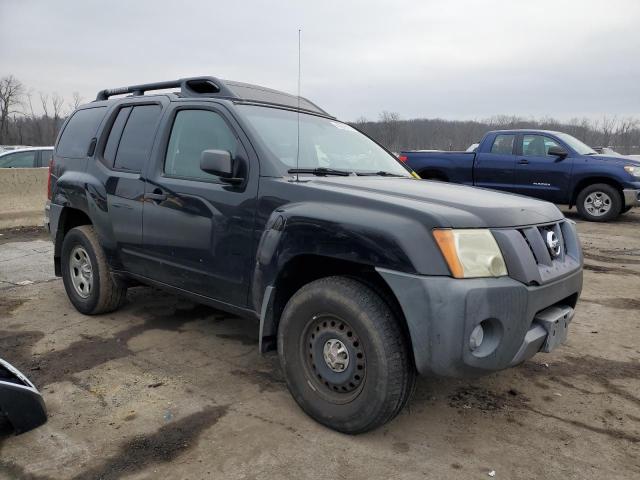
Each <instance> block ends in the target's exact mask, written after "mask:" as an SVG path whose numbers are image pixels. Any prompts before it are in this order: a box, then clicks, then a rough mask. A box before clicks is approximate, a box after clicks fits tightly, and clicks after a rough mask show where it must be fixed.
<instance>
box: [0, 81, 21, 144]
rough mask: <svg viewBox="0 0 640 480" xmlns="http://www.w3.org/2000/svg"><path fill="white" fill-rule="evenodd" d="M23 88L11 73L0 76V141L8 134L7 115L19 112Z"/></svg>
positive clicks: (2, 141)
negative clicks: (6, 75)
mask: <svg viewBox="0 0 640 480" xmlns="http://www.w3.org/2000/svg"><path fill="white" fill-rule="evenodd" d="M23 93H24V88H23V86H22V83H20V81H19V80H18V79H17V78H15V77H14V76H13V75H9V76H8V77H3V78H0V143H4V139H5V137H6V136H7V135H8V127H9V116H10V115H15V114H19V113H20V111H19V110H18V107H19V106H20V104H21V101H22V95H23Z"/></svg>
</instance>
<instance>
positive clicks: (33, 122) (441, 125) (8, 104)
mask: <svg viewBox="0 0 640 480" xmlns="http://www.w3.org/2000/svg"><path fill="white" fill-rule="evenodd" d="M81 102H82V98H81V97H80V95H79V94H78V93H77V92H74V93H73V96H72V98H71V99H69V100H67V99H65V98H63V97H62V96H60V95H58V94H57V93H52V94H49V93H43V92H38V94H37V95H36V94H35V93H34V92H33V91H32V90H28V89H27V88H26V87H25V86H24V85H23V84H22V83H21V82H20V81H19V80H18V79H17V78H15V77H14V76H12V75H8V76H5V77H3V78H0V145H33V146H39V145H53V144H54V142H55V140H56V136H57V133H58V130H59V129H60V126H61V125H62V123H63V122H64V119H65V118H66V117H67V116H68V115H69V114H70V113H71V112H72V111H73V110H74V109H76V108H77V107H78V105H80V103H81ZM38 107H39V108H38ZM36 109H38V110H39V113H35V111H36ZM352 125H354V126H355V127H357V128H358V129H360V130H362V131H363V132H364V133H366V134H367V135H369V136H371V137H373V138H374V139H376V140H377V141H378V142H380V143H381V144H383V145H384V146H385V147H387V148H388V149H389V150H392V151H395V152H398V151H401V150H431V149H433V150H465V149H466V148H467V147H468V146H469V145H471V144H472V143H476V142H478V141H480V139H481V138H482V136H483V135H484V134H485V133H486V132H488V131H489V130H498V129H511V128H535V129H544V130H557V131H561V132H565V133H568V134H570V135H573V136H574V137H576V138H578V139H580V140H582V141H583V142H585V143H586V144H587V145H591V146H592V147H596V146H603V147H609V146H610V147H613V148H614V149H615V150H617V151H619V152H620V153H622V154H625V155H628V154H640V121H639V120H638V119H636V118H634V117H623V118H620V117H615V116H613V117H612V116H603V117H602V118H599V119H589V118H574V119H572V120H570V121H568V122H560V121H558V120H556V119H553V118H551V117H548V118H542V119H525V118H522V117H517V116H508V115H498V116H494V117H491V118H488V119H485V120H444V119H441V118H416V119H412V120H403V119H401V118H400V115H399V114H398V113H395V112H388V111H384V112H382V113H381V114H380V115H379V117H378V119H377V120H374V121H370V120H367V119H366V118H359V119H358V120H356V121H355V122H352Z"/></svg>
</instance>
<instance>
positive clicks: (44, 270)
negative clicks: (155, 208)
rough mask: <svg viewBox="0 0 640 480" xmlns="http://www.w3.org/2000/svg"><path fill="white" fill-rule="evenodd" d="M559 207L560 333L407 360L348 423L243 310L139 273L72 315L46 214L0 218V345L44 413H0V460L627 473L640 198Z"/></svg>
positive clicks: (503, 474)
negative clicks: (41, 416) (19, 221)
mask: <svg viewBox="0 0 640 480" xmlns="http://www.w3.org/2000/svg"><path fill="white" fill-rule="evenodd" d="M567 215H568V216H570V217H571V218H574V219H576V220H577V221H578V230H579V232H580V238H581V240H582V243H583V247H584V251H585V259H586V260H585V283H584V290H583V296H582V298H581V300H580V302H579V304H578V307H577V314H576V317H575V319H574V321H573V323H572V325H571V328H570V333H569V340H568V342H567V343H566V344H565V345H564V346H563V347H561V348H560V349H558V350H556V351H555V352H553V353H551V354H538V355H537V356H535V357H534V358H533V359H532V360H531V361H528V362H526V363H524V364H523V365H521V366H519V367H517V368H514V369H511V370H508V371H504V372H499V373H496V374H493V375H490V376H487V377H484V378H481V379H478V380H464V381H463V380H447V379H429V378H422V379H420V380H419V382H418V385H417V390H416V393H415V395H414V397H413V399H412V400H411V402H410V404H409V406H408V408H407V409H406V410H405V411H404V412H403V413H402V414H401V415H400V416H399V417H398V418H397V419H396V420H394V421H393V422H392V423H390V424H389V425H387V426H385V427H383V428H381V429H379V430H377V431H375V432H371V433H368V434H365V435H360V436H357V437H350V436H345V435H341V434H338V433H335V432H332V431H330V430H327V429H326V428H324V427H321V426H319V425H318V424H316V423H314V422H313V421H312V420H310V419H309V418H308V417H307V416H305V415H304V414H303V413H302V412H301V411H300V409H299V408H298V407H297V406H296V404H295V403H294V401H293V400H292V399H291V397H290V396H289V394H288V392H287V390H286V386H285V384H284V382H283V379H282V376H281V373H280V369H279V367H278V363H277V358H276V357H275V356H274V355H267V356H264V357H263V356H260V355H259V354H258V353H257V326H256V324H255V323H254V322H251V321H247V320H242V319H238V318H235V317H232V316H229V315H227V314H224V313H222V312H219V311H216V310H214V309H211V308H208V307H204V306H199V305H195V304H193V303H190V302H188V301H185V300H182V299H179V298H176V297H172V296H169V295H167V294H165V293H162V292H160V291H157V290H154V289H150V288H143V287H140V288H135V289H131V290H130V292H129V295H128V301H127V304H126V305H125V307H124V308H123V309H122V310H120V311H118V312H116V313H113V314H109V315H103V316H99V317H91V318H89V317H84V316H82V315H80V314H78V313H77V312H76V311H75V310H74V309H73V307H72V306H71V305H70V303H69V302H68V300H67V298H66V296H65V293H64V289H63V286H62V282H61V281H60V280H59V279H55V278H54V277H53V272H52V265H51V255H52V254H51V245H50V244H47V241H46V237H45V236H44V235H43V232H42V231H41V230H38V229H29V230H13V231H4V232H0V233H1V235H0V357H2V358H5V359H6V360H8V361H10V362H12V363H14V364H15V365H16V366H18V367H19V368H20V369H22V370H23V371H24V372H25V373H26V374H27V375H28V376H30V378H31V379H32V380H33V381H34V383H35V384H36V385H37V386H38V387H39V388H41V390H42V392H43V395H44V397H45V400H46V402H47V406H48V409H49V413H50V417H49V421H48V423H47V424H46V425H44V426H42V427H41V428H38V429H36V430H34V431H32V432H28V433H26V434H23V435H20V436H12V435H10V434H9V432H7V431H6V426H5V427H4V430H3V429H2V428H3V427H0V478H7V479H15V478H28V479H33V480H42V479H47V480H50V479H66V478H76V479H94V478H96V479H98V478H100V479H113V478H123V477H126V478H131V479H147V478H149V479H150V478H172V479H174V478H175V479H201V478H220V479H236V478H237V479H240V478H245V479H251V478H268V479H296V480H298V479H302V478H313V479H315V478H318V479H323V480H324V479H326V478H345V479H351V480H358V479H388V478H398V479H423V478H443V479H448V478H452V479H454V478H455V479H458V478H470V479H471V478H479V479H481V478H490V477H489V472H492V471H495V477H494V478H504V479H518V478H521V479H530V478H545V479H585V478H599V479H600V478H602V479H603V478H606V479H613V478H625V479H636V478H640V313H639V311H640V296H639V295H638V293H639V292H640V212H637V211H636V212H633V213H630V214H627V215H625V216H623V217H621V218H620V219H619V220H618V221H616V222H614V223H610V224H589V223H584V222H581V221H579V220H578V219H577V218H575V215H573V214H571V213H570V212H568V213H567ZM25 282H33V283H26V284H25Z"/></svg>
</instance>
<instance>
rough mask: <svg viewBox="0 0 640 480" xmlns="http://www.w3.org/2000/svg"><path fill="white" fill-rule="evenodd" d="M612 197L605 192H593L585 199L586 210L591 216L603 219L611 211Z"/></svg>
mask: <svg viewBox="0 0 640 480" xmlns="http://www.w3.org/2000/svg"><path fill="white" fill-rule="evenodd" d="M611 204H612V201H611V197H610V196H609V195H607V194H606V193H605V192H600V191H596V192H591V193H590V194H589V195H587V198H585V199H584V208H585V210H586V211H587V212H589V214H590V215H593V216H594V217H601V216H603V215H606V214H607V213H608V212H609V211H610V210H611Z"/></svg>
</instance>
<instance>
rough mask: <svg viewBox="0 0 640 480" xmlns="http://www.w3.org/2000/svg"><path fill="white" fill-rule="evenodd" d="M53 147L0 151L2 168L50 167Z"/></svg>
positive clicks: (0, 165) (0, 166)
mask: <svg viewBox="0 0 640 480" xmlns="http://www.w3.org/2000/svg"><path fill="white" fill-rule="evenodd" d="M52 153H53V147H27V148H21V149H16V150H9V151H8V152H3V153H0V168H38V167H48V166H49V160H51V154H52Z"/></svg>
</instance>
